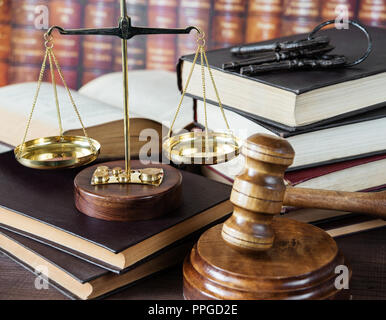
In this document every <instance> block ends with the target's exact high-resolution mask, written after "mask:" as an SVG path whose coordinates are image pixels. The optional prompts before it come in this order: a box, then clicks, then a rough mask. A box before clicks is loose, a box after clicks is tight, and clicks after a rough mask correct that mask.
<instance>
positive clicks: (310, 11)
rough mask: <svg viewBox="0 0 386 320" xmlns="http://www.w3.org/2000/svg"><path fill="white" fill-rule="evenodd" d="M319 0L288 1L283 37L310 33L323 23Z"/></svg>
mask: <svg viewBox="0 0 386 320" xmlns="http://www.w3.org/2000/svg"><path fill="white" fill-rule="evenodd" d="M320 4H321V1H319V0H286V1H285V3H284V12H283V19H282V25H281V35H282V36H289V35H293V34H298V33H308V32H310V31H312V30H313V29H314V28H315V27H316V25H318V24H319V23H320V22H321V19H320Z"/></svg>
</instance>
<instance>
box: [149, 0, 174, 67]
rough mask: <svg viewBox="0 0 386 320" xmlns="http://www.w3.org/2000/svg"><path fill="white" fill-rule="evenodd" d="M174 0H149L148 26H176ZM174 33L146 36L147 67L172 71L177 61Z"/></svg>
mask: <svg viewBox="0 0 386 320" xmlns="http://www.w3.org/2000/svg"><path fill="white" fill-rule="evenodd" d="M177 6H178V1H176V0H163V1H157V0H149V7H148V8H149V9H148V21H149V26H152V27H157V28H176V27H177ZM176 39H177V36H176V35H173V34H172V35H154V36H148V37H147V53H146V66H147V69H162V70H169V71H174V70H175V66H176V63H177V57H176V51H177V46H176Z"/></svg>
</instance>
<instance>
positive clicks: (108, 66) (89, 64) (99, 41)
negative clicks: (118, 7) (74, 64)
mask: <svg viewBox="0 0 386 320" xmlns="http://www.w3.org/2000/svg"><path fill="white" fill-rule="evenodd" d="M117 24H118V21H117V19H116V15H115V0H104V1H98V0H88V1H87V3H86V6H85V10H84V27H85V28H106V27H113V26H116V25H117ZM82 48H83V75H82V81H81V83H82V85H84V84H86V83H87V82H89V81H91V80H93V79H95V78H96V77H97V76H100V75H103V74H105V73H109V72H111V71H112V69H113V56H114V50H113V37H110V36H86V37H84V39H83V44H82Z"/></svg>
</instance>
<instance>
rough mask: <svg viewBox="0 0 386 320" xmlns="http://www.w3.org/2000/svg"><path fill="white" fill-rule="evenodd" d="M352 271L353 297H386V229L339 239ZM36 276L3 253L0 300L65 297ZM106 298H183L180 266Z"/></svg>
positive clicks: (0, 255)
mask: <svg viewBox="0 0 386 320" xmlns="http://www.w3.org/2000/svg"><path fill="white" fill-rule="evenodd" d="M336 241H337V243H338V245H339V247H340V249H341V250H342V252H343V254H344V255H345V256H346V258H347V260H348V262H349V263H350V265H351V267H352V270H353V277H352V280H351V282H350V289H351V294H352V299H380V300H386V228H381V229H376V230H371V231H367V232H362V233H358V234H353V235H348V236H345V237H341V238H338V239H336ZM34 280H35V276H34V275H33V274H31V273H30V272H29V271H27V270H25V269H24V268H23V267H21V266H19V265H18V264H16V263H15V262H13V261H12V260H10V259H9V258H7V257H6V256H4V255H2V254H1V253H0V299H3V300H20V299H33V300H46V299H49V300H63V299H67V298H66V297H65V296H63V295H62V294H61V293H60V292H58V291H57V290H56V289H54V288H51V287H50V288H49V289H46V290H36V289H35V287H34ZM107 299H113V300H116V299H120V300H128V299H133V300H138V299H139V300H146V299H155V300H158V299H162V300H169V299H177V300H178V299H182V274H181V266H177V267H174V268H171V269H168V270H165V271H163V272H161V273H159V274H157V275H154V276H153V277H151V278H148V279H145V280H143V281H141V282H139V283H138V284H137V285H135V286H133V287H129V288H126V289H124V290H123V291H120V292H118V293H116V294H114V295H112V296H110V297H108V298H107Z"/></svg>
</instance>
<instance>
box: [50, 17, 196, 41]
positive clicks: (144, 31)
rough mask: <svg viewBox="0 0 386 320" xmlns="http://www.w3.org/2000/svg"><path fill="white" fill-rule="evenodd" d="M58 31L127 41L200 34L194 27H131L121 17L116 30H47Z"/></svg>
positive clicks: (57, 28) (127, 21)
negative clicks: (141, 36)
mask: <svg viewBox="0 0 386 320" xmlns="http://www.w3.org/2000/svg"><path fill="white" fill-rule="evenodd" d="M55 29H56V30H58V31H59V33H60V34H63V35H104V36H116V37H119V38H121V39H125V40H129V39H131V38H133V37H135V36H138V35H151V34H188V33H190V32H191V31H192V30H196V31H197V32H200V31H199V30H198V28H196V27H188V28H185V29H165V28H145V27H133V26H132V25H131V19H130V17H123V18H121V20H120V22H119V26H118V27H117V28H99V29H63V28H62V27H59V26H53V27H51V28H50V29H48V31H47V33H48V35H51V33H52V32H53V31H54V30H55Z"/></svg>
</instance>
